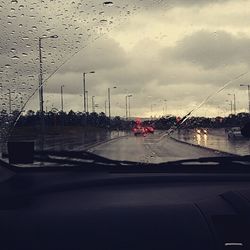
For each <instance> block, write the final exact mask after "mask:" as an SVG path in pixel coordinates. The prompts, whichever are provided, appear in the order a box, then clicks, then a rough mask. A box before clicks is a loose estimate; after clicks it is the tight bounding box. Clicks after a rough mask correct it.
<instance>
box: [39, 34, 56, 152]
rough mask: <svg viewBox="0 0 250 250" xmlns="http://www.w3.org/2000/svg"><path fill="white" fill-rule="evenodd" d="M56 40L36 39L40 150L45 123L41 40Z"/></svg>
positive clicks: (49, 37) (45, 37)
mask: <svg viewBox="0 0 250 250" xmlns="http://www.w3.org/2000/svg"><path fill="white" fill-rule="evenodd" d="M53 38H58V36H57V35H52V36H43V37H39V38H38V49H39V84H38V90H39V106H40V117H41V135H42V136H41V138H42V140H41V150H42V151H43V149H44V132H45V121H44V109H43V104H44V101H43V60H42V40H43V39H53Z"/></svg>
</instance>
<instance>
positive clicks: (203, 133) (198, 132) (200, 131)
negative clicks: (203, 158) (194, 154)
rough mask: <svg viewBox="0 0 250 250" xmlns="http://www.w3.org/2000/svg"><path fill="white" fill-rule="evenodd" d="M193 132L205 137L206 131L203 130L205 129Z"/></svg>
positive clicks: (197, 129)
mask: <svg viewBox="0 0 250 250" xmlns="http://www.w3.org/2000/svg"><path fill="white" fill-rule="evenodd" d="M195 132H196V134H198V135H207V129H205V128H196V129H195Z"/></svg>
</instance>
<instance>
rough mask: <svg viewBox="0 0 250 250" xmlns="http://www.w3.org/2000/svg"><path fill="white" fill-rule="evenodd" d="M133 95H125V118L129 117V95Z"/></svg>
mask: <svg viewBox="0 0 250 250" xmlns="http://www.w3.org/2000/svg"><path fill="white" fill-rule="evenodd" d="M132 96H133V95H126V97H125V99H126V120H128V119H130V97H132Z"/></svg>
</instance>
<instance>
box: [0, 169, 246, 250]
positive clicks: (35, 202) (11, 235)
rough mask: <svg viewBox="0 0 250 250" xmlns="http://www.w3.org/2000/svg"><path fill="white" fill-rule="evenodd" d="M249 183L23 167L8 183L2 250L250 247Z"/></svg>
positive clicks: (2, 206)
mask: <svg viewBox="0 0 250 250" xmlns="http://www.w3.org/2000/svg"><path fill="white" fill-rule="evenodd" d="M2 171H3V170H2ZM8 171H9V170H8ZM249 180H250V175H249V174H248V173H247V174H246V173H245V174H211V173H209V174H208V173H206V174H190V173H186V174H185V173H183V174H180V173H178V174H174V173H115V172H106V171H103V172H96V173H91V172H89V173H85V172H84V171H76V170H72V171H71V170H68V169H67V170H64V171H63V170H50V171H48V170H46V171H45V170H44V171H41V170H38V171H36V170H34V171H33V170H32V171H30V170H28V171H25V170H24V171H20V172H19V173H15V174H13V175H10V176H9V177H8V178H6V179H5V180H3V181H2V182H1V183H0V187H1V188H0V197H1V203H0V222H1V223H0V235H1V242H0V245H1V249H7V250H12V249H35V250H39V249H43V250H44V249H108V250H113V249H124V250H125V249H126V250H131V249H152V250H157V249H171V250H172V249H197V250H198V249H199V250H200V249H204V250H205V249H249V239H250V233H249V232H250V230H249V229H250V227H249V225H250V223H249V222H250V220H249V218H250V209H249V208H250V182H249Z"/></svg>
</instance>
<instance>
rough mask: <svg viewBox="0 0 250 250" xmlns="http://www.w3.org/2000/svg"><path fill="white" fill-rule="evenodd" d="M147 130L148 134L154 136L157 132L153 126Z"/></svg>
mask: <svg viewBox="0 0 250 250" xmlns="http://www.w3.org/2000/svg"><path fill="white" fill-rule="evenodd" d="M145 129H146V130H147V132H148V133H150V134H153V133H154V132H155V129H154V128H153V127H152V126H147V127H146V128H145Z"/></svg>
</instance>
